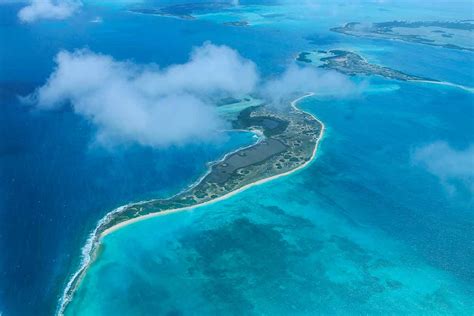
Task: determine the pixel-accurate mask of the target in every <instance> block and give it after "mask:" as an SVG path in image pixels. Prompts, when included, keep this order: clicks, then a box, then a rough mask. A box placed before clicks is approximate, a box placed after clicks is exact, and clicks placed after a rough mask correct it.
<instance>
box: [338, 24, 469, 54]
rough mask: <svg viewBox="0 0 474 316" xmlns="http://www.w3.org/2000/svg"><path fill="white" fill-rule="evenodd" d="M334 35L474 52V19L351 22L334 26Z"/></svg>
mask: <svg viewBox="0 0 474 316" xmlns="http://www.w3.org/2000/svg"><path fill="white" fill-rule="evenodd" d="M331 31H333V32H338V33H342V34H346V35H352V36H358V37H369V38H376V39H389V40H401V41H406V42H412V43H419V44H425V45H432V46H440V47H445V48H450V49H459V50H468V51H474V34H473V31H474V23H473V21H472V20H463V21H455V22H443V21H415V22H407V21H391V22H379V23H369V24H367V23H360V22H349V23H346V24H345V25H344V26H340V27H334V28H332V29H331Z"/></svg>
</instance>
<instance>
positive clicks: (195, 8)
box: [129, 2, 233, 20]
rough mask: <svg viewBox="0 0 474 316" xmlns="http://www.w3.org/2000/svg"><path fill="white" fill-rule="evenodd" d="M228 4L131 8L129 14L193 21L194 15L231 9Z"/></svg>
mask: <svg viewBox="0 0 474 316" xmlns="http://www.w3.org/2000/svg"><path fill="white" fill-rule="evenodd" d="M232 6H233V5H232V3H230V2H200V3H186V4H173V5H168V6H164V7H160V8H156V9H155V8H131V9H129V11H130V12H134V13H141V14H151V15H161V16H168V17H174V18H178V19H183V20H194V19H195V16H194V15H193V14H194V13H199V14H204V13H211V12H216V11H220V10H224V9H227V8H229V7H232Z"/></svg>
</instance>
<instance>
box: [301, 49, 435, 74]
mask: <svg viewBox="0 0 474 316" xmlns="http://www.w3.org/2000/svg"><path fill="white" fill-rule="evenodd" d="M296 61H299V62H302V63H308V64H314V65H315V66H317V67H319V68H325V69H333V70H336V71H339V72H341V73H343V74H346V75H349V76H353V75H360V74H362V75H379V76H382V77H386V78H390V79H395V80H402V81H414V80H419V81H433V82H435V81H437V80H433V79H429V78H424V77H419V76H414V75H409V74H406V73H403V72H401V71H397V70H394V69H391V68H388V67H382V66H379V65H374V64H371V63H369V62H368V61H367V60H365V59H364V58H363V57H362V56H360V55H358V54H356V53H354V52H350V51H346V50H339V49H336V50H330V51H324V50H318V51H312V52H301V53H299V54H298V56H297V57H296Z"/></svg>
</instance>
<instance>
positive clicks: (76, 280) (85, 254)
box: [56, 92, 325, 316]
mask: <svg viewBox="0 0 474 316" xmlns="http://www.w3.org/2000/svg"><path fill="white" fill-rule="evenodd" d="M314 95H315V94H314V93H313V92H311V93H308V94H305V95H303V96H300V97H298V98H296V99H294V100H293V101H291V103H290V105H291V107H292V108H293V109H294V110H296V111H299V112H303V113H306V114H308V115H310V116H311V117H313V118H314V119H315V120H316V121H317V122H318V123H319V124H320V125H321V131H320V134H319V136H318V139H317V140H316V143H315V145H314V148H313V151H312V154H311V157H310V159H309V160H308V161H306V162H305V163H303V164H302V165H301V166H298V167H297V168H295V169H292V170H289V171H286V172H284V173H281V174H276V175H273V176H270V177H268V178H264V179H260V180H258V181H255V182H252V183H249V184H247V185H244V186H242V187H241V188H238V189H236V190H234V191H232V192H229V193H227V194H225V195H222V196H220V197H217V198H215V199H212V200H209V201H207V202H203V203H199V204H195V205H191V206H186V207H182V208H176V209H170V210H165V211H161V212H156V213H151V214H147V215H142V216H139V217H136V218H133V219H130V220H127V221H124V222H121V223H119V224H117V225H115V226H112V227H110V228H108V229H106V230H104V231H102V232H101V233H100V234H97V232H98V229H99V228H100V227H101V225H102V224H103V223H104V222H105V221H107V220H108V219H109V218H110V216H112V215H114V214H115V213H118V212H120V211H121V210H123V209H124V208H126V207H128V206H131V205H134V204H137V203H142V202H143V201H140V202H134V203H129V204H126V205H122V206H120V207H118V208H116V209H114V210H113V211H111V212H109V213H107V214H106V215H105V216H104V217H102V219H100V220H99V221H98V222H97V225H96V227H95V228H94V230H93V231H92V232H91V234H90V235H89V238H88V239H87V242H86V244H85V246H84V247H83V248H82V251H81V252H82V262H81V265H80V267H79V269H78V270H77V271H76V272H75V273H74V274H73V275H72V277H71V279H70V280H69V281H68V283H67V285H66V287H65V289H64V291H63V295H62V296H61V298H60V300H59V305H58V308H57V313H56V315H59V316H62V315H64V312H65V310H66V307H67V305H68V304H69V303H70V302H71V300H72V296H73V295H72V294H74V293H75V291H76V290H77V288H78V286H79V284H80V283H81V281H82V278H83V277H84V276H85V274H86V272H87V269H88V268H89V267H90V265H91V264H92V263H93V262H94V260H95V259H96V254H97V250H98V248H99V246H100V243H101V241H102V238H104V237H105V236H107V235H109V234H111V233H113V232H115V231H117V230H119V229H121V228H123V227H125V226H128V225H131V224H133V223H136V222H140V221H143V220H146V219H149V218H153V217H158V216H165V215H169V214H173V213H177V212H183V211H188V210H194V209H196V208H200V207H202V206H206V205H210V204H212V203H216V202H219V201H223V200H226V199H229V198H231V197H232V196H234V195H236V194H239V193H240V192H243V191H245V190H248V189H250V188H251V187H254V186H257V185H260V184H263V183H266V182H269V181H272V180H275V179H277V178H280V177H285V176H288V175H290V174H292V173H294V172H297V171H299V170H301V169H303V168H305V167H307V166H308V165H309V164H311V163H312V162H313V161H314V159H315V157H316V154H317V150H318V148H319V144H320V142H321V139H322V138H323V135H324V131H325V125H324V123H323V122H322V121H321V120H319V119H318V118H317V117H316V116H315V115H313V114H311V113H309V112H306V111H303V110H301V109H299V108H298V107H297V106H296V104H297V103H298V102H299V101H301V100H303V99H305V98H308V97H311V96H314ZM260 141H261V138H260V139H259V140H258V141H257V142H256V143H258V142H260ZM254 145H255V144H253V145H250V146H245V147H244V148H246V147H251V146H254ZM240 150H242V148H239V149H237V150H235V151H233V152H230V153H227V154H225V155H224V157H223V158H221V159H219V160H218V161H221V160H222V159H225V157H227V156H228V155H230V154H232V153H234V152H237V151H240ZM216 162H217V161H215V162H213V163H210V165H209V168H208V170H207V171H206V173H205V174H208V173H209V172H210V170H211V167H212V165H213V164H214V163H216ZM204 177H205V175H204V176H202V177H200V178H199V179H198V180H197V181H195V182H194V183H192V184H191V185H190V186H188V187H186V188H185V189H183V190H182V191H186V190H189V189H191V188H193V187H195V186H197V185H198V184H199V183H200V182H201V181H202V180H203V179H204ZM182 191H180V192H182ZM180 192H179V193H177V194H180Z"/></svg>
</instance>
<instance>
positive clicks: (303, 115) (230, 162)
mask: <svg viewBox="0 0 474 316" xmlns="http://www.w3.org/2000/svg"><path fill="white" fill-rule="evenodd" d="M310 95H312V94H308V95H306V96H303V97H300V98H298V99H296V100H294V101H293V102H291V107H289V108H288V109H286V110H279V111H276V110H274V109H271V108H269V107H267V106H263V105H258V106H249V107H246V108H244V109H243V110H241V111H240V112H238V114H237V117H236V119H234V121H233V127H234V129H236V130H247V131H252V132H254V133H255V134H256V135H259V141H258V142H257V143H256V144H254V145H252V146H249V147H245V148H241V149H239V150H237V151H235V152H232V153H229V154H227V155H226V156H224V158H223V159H222V160H219V161H217V162H215V163H213V164H212V165H211V166H210V169H209V171H208V173H206V174H205V175H204V176H203V177H202V178H201V179H200V181H198V182H197V183H196V184H195V185H194V186H192V187H191V188H189V189H188V190H185V191H183V192H181V193H179V194H177V195H175V196H173V197H170V198H168V199H157V200H150V201H145V202H138V203H132V204H129V205H125V206H123V207H120V208H118V209H116V210H114V211H112V212H110V213H108V214H107V215H106V216H105V217H104V218H103V219H102V220H101V221H99V223H98V225H97V227H96V228H95V230H94V231H93V233H92V234H91V237H90V239H89V241H88V243H87V245H86V247H85V248H84V249H83V253H84V254H85V257H84V261H83V264H82V266H81V267H80V269H79V270H78V271H77V272H76V273H75V274H74V275H73V277H72V279H71V280H70V281H69V283H68V284H67V287H66V289H65V292H64V294H63V297H62V300H61V306H60V310H59V314H60V315H61V314H63V313H64V310H65V308H66V307H67V304H68V303H69V302H70V300H71V299H72V296H73V295H74V292H75V290H76V289H77V286H78V285H79V284H80V282H81V280H82V278H83V277H84V275H85V273H86V271H87V268H88V267H89V265H90V264H91V262H92V261H93V260H94V259H95V257H96V256H97V253H98V250H99V248H100V240H101V238H102V237H103V236H105V235H107V234H109V233H111V232H113V231H114V230H116V229H118V228H120V227H123V226H125V225H128V224H130V223H133V222H136V221H139V220H143V219H146V218H149V217H153V216H159V215H162V214H167V213H170V212H176V211H182V210H186V209H190V208H192V207H196V206H203V205H206V204H208V203H212V202H215V201H218V200H221V199H224V198H227V197H230V196H231V195H233V194H235V193H237V192H239V191H242V190H244V189H246V188H249V187H251V186H253V185H256V184H258V183H262V182H266V181H269V180H271V179H274V178H277V177H280V176H283V175H287V174H290V173H292V172H293V171H296V170H298V169H300V168H303V167H304V166H306V165H307V164H308V163H309V162H310V161H311V160H312V159H313V158H314V157H315V155H316V150H317V146H318V143H319V141H320V139H321V137H322V134H323V131H324V125H323V123H322V122H321V121H319V120H318V119H316V118H315V117H314V116H313V115H311V114H309V113H307V112H304V111H301V110H299V109H298V108H297V107H296V103H297V102H298V101H300V100H301V99H303V98H305V97H307V96H310ZM226 101H227V102H231V103H235V102H236V101H238V100H235V99H231V100H226ZM242 101H243V102H244V103H246V104H247V103H249V102H251V101H252V100H251V99H250V98H246V99H244V100H242ZM221 106H223V105H221Z"/></svg>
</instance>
